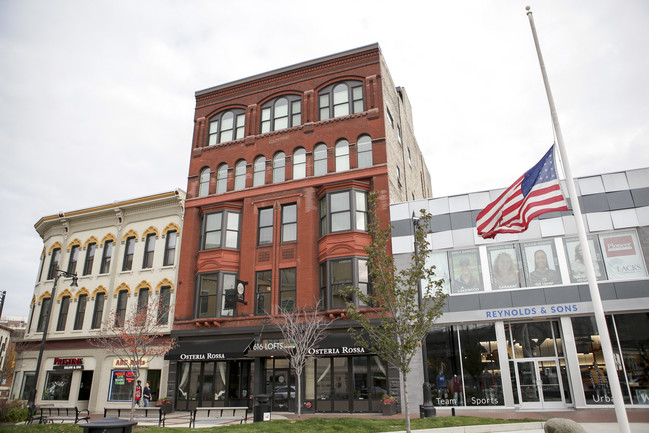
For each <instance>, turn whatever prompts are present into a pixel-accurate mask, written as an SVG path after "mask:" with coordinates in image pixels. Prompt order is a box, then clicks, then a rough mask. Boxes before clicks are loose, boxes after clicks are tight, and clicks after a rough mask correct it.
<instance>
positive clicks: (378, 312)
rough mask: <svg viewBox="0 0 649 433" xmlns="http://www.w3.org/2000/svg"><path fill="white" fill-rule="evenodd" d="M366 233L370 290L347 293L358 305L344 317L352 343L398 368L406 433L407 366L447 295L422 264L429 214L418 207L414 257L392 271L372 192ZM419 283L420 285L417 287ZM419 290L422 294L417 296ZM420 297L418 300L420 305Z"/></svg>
mask: <svg viewBox="0 0 649 433" xmlns="http://www.w3.org/2000/svg"><path fill="white" fill-rule="evenodd" d="M369 201H370V222H369V224H368V233H369V235H370V238H371V240H372V242H371V243H370V245H369V246H367V247H365V251H366V252H367V255H368V270H369V274H370V279H371V281H372V292H371V293H366V292H365V291H363V290H360V289H358V288H355V289H352V290H351V292H352V294H353V295H354V296H355V297H356V299H358V300H359V303H360V304H361V305H369V306H370V307H362V308H359V307H357V306H356V305H355V304H354V303H352V302H348V303H347V315H348V316H349V317H350V318H351V319H354V320H356V321H358V323H359V324H360V326H361V329H362V332H361V331H358V330H356V329H353V328H351V329H350V332H351V333H352V335H353V336H354V338H355V340H356V341H357V343H359V344H361V345H363V346H365V347H367V348H369V349H370V350H372V351H373V352H375V353H380V354H381V357H382V358H383V359H385V360H387V361H389V362H390V363H392V364H393V365H395V366H397V367H398V368H399V371H400V373H401V381H402V383H403V394H404V395H403V403H404V404H403V405H402V409H403V410H404V413H405V416H406V431H407V432H410V410H409V407H408V386H407V381H406V375H407V373H408V372H409V371H410V362H411V361H412V359H413V357H414V356H415V354H416V353H417V351H418V349H419V347H421V341H422V340H423V339H424V338H425V336H426V334H427V333H428V332H429V331H430V328H431V327H432V325H433V323H435V320H437V318H438V317H439V316H441V315H442V307H443V305H444V303H445V302H446V295H444V294H443V293H442V291H441V286H442V280H435V272H434V266H426V256H427V255H428V254H429V253H430V245H429V243H428V241H427V239H426V235H427V234H428V233H429V229H428V225H429V222H430V220H431V215H430V214H429V213H426V212H425V211H424V210H423V209H422V211H421V216H420V219H419V223H418V224H416V227H415V236H414V242H415V254H413V255H412V260H411V264H410V266H409V267H407V268H405V269H401V270H399V269H397V268H396V266H395V264H394V259H393V257H392V255H391V254H389V253H388V241H389V239H390V235H391V227H389V226H384V225H383V223H382V222H381V221H380V220H379V218H378V216H377V214H376V209H377V199H376V193H372V194H370V200H369ZM422 282H423V283H424V284H425V287H423V288H421V287H420V286H421V284H422ZM420 290H421V291H422V293H420ZM420 296H421V301H419V299H420Z"/></svg>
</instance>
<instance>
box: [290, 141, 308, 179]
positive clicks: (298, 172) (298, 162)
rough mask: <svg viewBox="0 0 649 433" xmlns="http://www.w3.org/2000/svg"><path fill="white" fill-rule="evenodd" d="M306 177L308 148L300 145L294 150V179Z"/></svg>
mask: <svg viewBox="0 0 649 433" xmlns="http://www.w3.org/2000/svg"><path fill="white" fill-rule="evenodd" d="M305 177H306V150H304V148H303V147H298V148H297V149H295V152H293V179H303V178H305Z"/></svg>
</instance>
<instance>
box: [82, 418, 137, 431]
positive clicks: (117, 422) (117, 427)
mask: <svg viewBox="0 0 649 433" xmlns="http://www.w3.org/2000/svg"><path fill="white" fill-rule="evenodd" d="M134 425H137V421H129V420H127V419H121V418H102V419H99V420H97V421H91V422H87V423H85V424H80V426H81V427H83V433H131V431H132V430H133V426H134Z"/></svg>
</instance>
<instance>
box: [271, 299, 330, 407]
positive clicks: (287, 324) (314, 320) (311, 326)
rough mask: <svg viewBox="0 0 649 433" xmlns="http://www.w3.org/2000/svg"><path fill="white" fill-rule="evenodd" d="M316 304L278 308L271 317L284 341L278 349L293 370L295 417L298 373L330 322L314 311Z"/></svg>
mask: <svg viewBox="0 0 649 433" xmlns="http://www.w3.org/2000/svg"><path fill="white" fill-rule="evenodd" d="M319 306H320V302H318V303H317V304H316V306H315V308H314V309H313V310H306V309H298V310H296V311H292V310H287V309H285V308H283V307H280V309H279V316H278V317H272V318H271V320H272V321H273V323H274V324H275V325H277V327H278V328H279V330H280V331H281V333H282V336H283V337H284V340H285V341H286V344H284V346H283V348H282V350H283V351H284V353H286V356H287V358H288V359H289V362H290V364H291V368H293V370H295V376H296V380H297V387H296V388H297V389H296V407H297V414H298V417H299V416H301V415H302V372H303V371H304V367H305V366H306V363H307V361H309V360H310V359H313V358H315V357H316V356H315V354H314V351H313V349H315V348H316V347H317V345H318V343H319V342H320V341H322V339H323V338H324V337H325V331H326V330H327V328H328V327H329V325H331V321H330V320H327V319H325V318H324V317H323V316H322V314H320V313H319V312H318V311H319V308H318V307H319ZM290 395H291V388H290V386H289V389H288V391H287V396H288V398H290Z"/></svg>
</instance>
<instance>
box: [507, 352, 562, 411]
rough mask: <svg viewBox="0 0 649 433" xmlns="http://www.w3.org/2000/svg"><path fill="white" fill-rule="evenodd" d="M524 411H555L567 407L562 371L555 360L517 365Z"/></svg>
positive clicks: (531, 361)
mask: <svg viewBox="0 0 649 433" xmlns="http://www.w3.org/2000/svg"><path fill="white" fill-rule="evenodd" d="M516 374H517V375H518V383H519V386H518V393H519V399H520V402H521V408H522V409H553V408H561V407H565V406H566V401H565V400H564V392H563V383H564V381H562V380H561V370H560V369H559V368H558V366H557V361H556V360H554V359H531V360H527V359H526V360H524V361H518V362H517V363H516Z"/></svg>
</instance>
